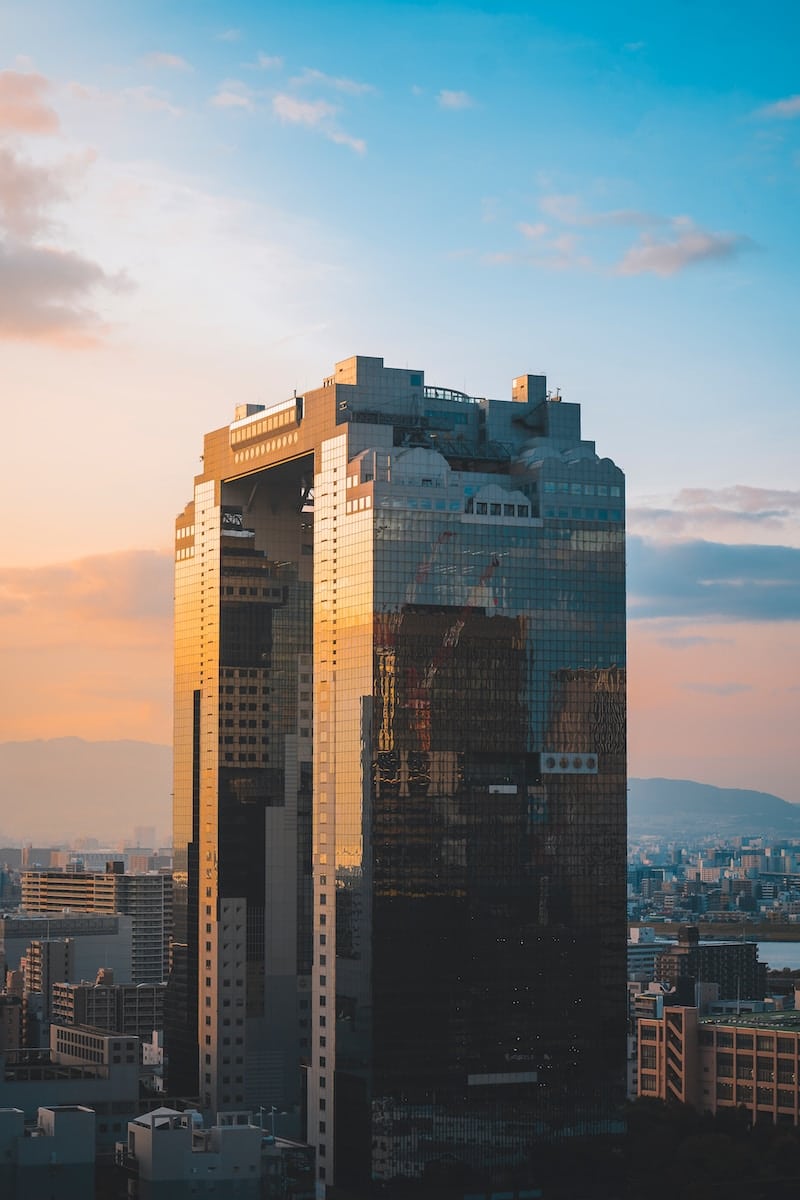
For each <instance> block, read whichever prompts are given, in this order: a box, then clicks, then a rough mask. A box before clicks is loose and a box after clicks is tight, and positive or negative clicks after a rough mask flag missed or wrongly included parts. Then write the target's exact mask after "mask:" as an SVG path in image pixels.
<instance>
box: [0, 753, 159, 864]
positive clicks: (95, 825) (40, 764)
mask: <svg viewBox="0 0 800 1200" xmlns="http://www.w3.org/2000/svg"><path fill="white" fill-rule="evenodd" d="M171 792H172V747H171V746H159V745H156V744H154V743H151V742H134V741H119V742H87V741H84V740H83V739H82V738H75V737H68V738H53V739H50V740H47V741H45V740H40V741H31V742H0V844H3V843H8V842H11V843H13V842H20V841H25V842H32V843H33V844H34V845H39V846H49V845H51V844H55V843H58V842H62V841H71V840H72V839H73V838H76V837H86V836H89V837H95V838H97V839H98V840H99V841H100V842H104V841H108V842H110V843H111V844H114V843H115V842H116V841H118V840H119V839H120V838H122V837H124V836H127V835H129V834H131V833H132V832H133V829H134V826H136V825H153V826H155V828H156V833H157V836H158V838H159V839H160V840H161V841H162V842H164V841H167V842H168V841H170V840H171V836H170V831H171V828H172V800H171Z"/></svg>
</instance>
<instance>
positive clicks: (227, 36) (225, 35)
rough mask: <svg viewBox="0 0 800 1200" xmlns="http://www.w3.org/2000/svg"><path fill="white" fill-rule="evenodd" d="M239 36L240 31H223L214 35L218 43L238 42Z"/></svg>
mask: <svg viewBox="0 0 800 1200" xmlns="http://www.w3.org/2000/svg"><path fill="white" fill-rule="evenodd" d="M241 36H242V31H241V29H223V30H222V32H221V33H218V34H217V35H216V39H217V41H218V42H238V41H239V39H240V38H241Z"/></svg>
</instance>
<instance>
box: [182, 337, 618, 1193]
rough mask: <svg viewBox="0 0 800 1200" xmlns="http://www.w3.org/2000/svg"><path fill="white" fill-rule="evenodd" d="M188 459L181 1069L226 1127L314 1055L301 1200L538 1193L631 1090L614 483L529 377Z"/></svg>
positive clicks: (338, 392)
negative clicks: (556, 1156) (436, 1172)
mask: <svg viewBox="0 0 800 1200" xmlns="http://www.w3.org/2000/svg"><path fill="white" fill-rule="evenodd" d="M204 449H205V453H204V467H203V474H201V475H200V476H198V477H197V479H196V481H195V489H194V496H193V499H192V501H191V502H190V503H189V504H188V505H187V507H186V509H185V510H184V512H183V513H182V514H181V515H180V516H179V517H178V520H177V524H176V540H175V558H176V585H175V591H176V649H175V655H176V658H175V856H176V857H175V868H176V870H175V881H176V945H175V948H174V955H173V966H174V974H173V979H172V988H171V998H172V1001H173V1005H174V1007H173V1010H172V1021H171V1023H170V1024H168V1037H169V1035H170V1034H171V1037H170V1040H169V1042H168V1052H169V1054H170V1061H171V1063H174V1064H176V1065H177V1066H178V1067H179V1068H180V1070H181V1071H182V1078H183V1080H184V1081H186V1082H187V1083H189V1082H191V1081H192V1080H193V1079H197V1074H196V1073H195V1072H196V1071H197V1070H198V1068H199V1085H200V1087H199V1091H200V1095H201V1100H202V1102H203V1103H204V1105H206V1106H208V1107H209V1108H210V1109H212V1111H214V1110H217V1109H219V1108H224V1107H226V1106H228V1107H229V1106H232V1105H239V1104H245V1105H246V1106H254V1105H256V1104H273V1103H275V1104H281V1105H291V1104H296V1103H297V1102H298V1101H299V1082H298V1081H299V1072H298V1071H297V1065H298V1061H299V1060H300V1059H302V1061H303V1063H304V1064H305V1065H306V1066H307V1068H308V1140H309V1141H310V1142H312V1143H313V1144H314V1146H315V1148H316V1152H317V1175H318V1191H319V1192H320V1193H324V1190H325V1188H326V1187H327V1186H328V1185H329V1184H331V1183H333V1182H334V1180H335V1181H336V1182H339V1183H359V1182H364V1181H367V1180H369V1179H373V1180H379V1181H386V1182H389V1181H393V1180H398V1179H401V1178H406V1179H413V1178H417V1177H420V1176H423V1175H424V1174H425V1173H426V1172H427V1171H428V1170H429V1169H430V1167H431V1165H432V1164H436V1163H441V1162H443V1161H444V1162H449V1163H457V1164H459V1169H461V1170H462V1171H466V1172H467V1173H468V1175H469V1176H470V1178H473V1177H474V1179H475V1180H485V1181H491V1180H493V1179H495V1178H497V1177H498V1176H499V1175H500V1173H502V1172H503V1171H507V1170H509V1169H511V1170H516V1171H517V1172H518V1177H519V1178H520V1179H524V1178H525V1177H526V1173H529V1159H530V1156H531V1155H532V1154H533V1153H534V1151H533V1149H532V1143H533V1142H534V1141H535V1139H536V1138H537V1137H544V1138H548V1137H560V1136H562V1135H563V1134H564V1133H565V1132H569V1131H580V1132H587V1131H597V1132H599V1131H602V1130H608V1129H609V1128H611V1127H612V1126H613V1124H614V1122H615V1119H616V1114H617V1105H618V1103H619V1102H620V1100H621V1098H622V1097H623V1095H624V1068H625V989H624V982H625V873H624V866H625V684H624V663H625V584H624V494H623V492H624V479H623V475H622V472H621V471H620V470H619V468H617V467H616V466H615V465H614V463H613V462H611V461H610V460H609V459H606V458H600V457H598V455H597V454H596V452H595V447H594V443H593V442H588V441H584V440H582V437H581V430H580V410H579V407H578V406H577V405H575V404H568V403H564V402H561V401H560V399H559V398H558V397H555V398H553V397H549V396H548V395H547V390H546V381H545V379H544V377H542V376H535V375H524V376H521V377H518V378H517V379H515V380H514V383H513V387H512V399H511V401H497V400H486V399H480V398H474V397H470V396H467V395H466V394H464V393H461V392H457V391H454V390H452V389H447V388H439V387H428V386H426V385H425V381H424V376H423V372H421V371H417V370H399V369H389V368H385V367H384V365H383V360H382V359H378V358H364V357H355V358H351V359H347V360H345V361H344V362H340V363H338V364H337V365H336V367H335V369H334V372H333V374H332V375H331V376H330V377H329V378H327V379H325V380H324V381H323V385H322V387H321V388H318V389H316V390H314V391H312V392H307V393H306V394H305V395H304V396H294V397H292V398H291V399H290V400H288V401H286V402H284V403H281V404H277V405H273V406H270V407H263V406H243V407H242V408H240V409H239V410H237V414H236V419H235V420H234V422H233V423H232V424H231V425H230V426H229V427H225V428H223V429H220V430H217V431H216V432H214V433H211V434H209V435H208V436H207V437H206V440H205V448H204ZM312 782H313V789H312ZM312 794H313V832H312ZM309 1000H310V1003H309ZM181 1035H183V1037H181ZM198 1054H199V1059H198ZM170 1089H171V1090H173V1091H174V1090H175V1081H171V1082H170Z"/></svg>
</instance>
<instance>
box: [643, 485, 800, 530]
mask: <svg viewBox="0 0 800 1200" xmlns="http://www.w3.org/2000/svg"><path fill="white" fill-rule="evenodd" d="M628 527H629V529H632V530H633V531H634V532H636V533H641V534H648V533H650V534H652V535H654V536H655V537H657V538H659V539H664V538H667V537H685V536H686V534H687V533H690V534H694V535H695V536H698V535H699V536H705V537H708V536H709V535H712V537H719V536H720V535H721V536H722V537H723V538H727V539H728V540H732V539H733V538H734V537H736V536H737V535H739V536H740V538H741V537H747V538H751V537H752V530H753V529H754V528H758V530H759V538H760V539H761V540H762V541H767V540H768V541H770V542H774V541H775V540H779V541H782V542H788V543H797V542H798V541H800V491H793V490H789V489H779V488H754V487H748V486H746V485H744V484H734V485H732V486H730V487H725V488H713V489H712V488H684V489H683V490H682V491H680V492H678V493H677V495H676V496H674V497H670V498H669V500H668V501H667V502H666V503H664V502H660V503H656V504H653V503H644V504H642V505H640V506H638V507H636V508H631V509H629V510H628Z"/></svg>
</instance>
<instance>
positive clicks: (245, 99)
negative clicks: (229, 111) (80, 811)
mask: <svg viewBox="0 0 800 1200" xmlns="http://www.w3.org/2000/svg"><path fill="white" fill-rule="evenodd" d="M209 104H211V105H213V107H214V108H233V109H243V110H244V111H245V112H254V111H255V107H256V93H255V92H254V91H253V90H252V88H249V87H248V86H247V84H246V83H242V82H241V81H240V80H238V79H226V80H225V82H224V83H221V84H220V85H219V87H218V88H217V90H216V92H215V93H214V95H213V96H212V97H211V99H210V101H209Z"/></svg>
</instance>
